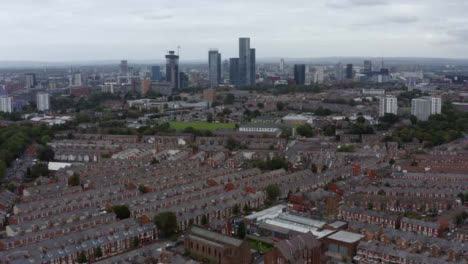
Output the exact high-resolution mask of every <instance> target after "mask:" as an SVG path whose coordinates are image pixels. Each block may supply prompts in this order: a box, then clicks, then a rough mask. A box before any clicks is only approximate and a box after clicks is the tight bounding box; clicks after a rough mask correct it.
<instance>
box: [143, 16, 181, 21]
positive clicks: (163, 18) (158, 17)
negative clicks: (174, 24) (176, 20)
mask: <svg viewBox="0 0 468 264" xmlns="http://www.w3.org/2000/svg"><path fill="white" fill-rule="evenodd" d="M173 17H174V16H173V15H148V16H144V17H143V18H144V19H145V20H166V19H171V18H173Z"/></svg>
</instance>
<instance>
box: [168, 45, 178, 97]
mask: <svg viewBox="0 0 468 264" xmlns="http://www.w3.org/2000/svg"><path fill="white" fill-rule="evenodd" d="M179 77H180V76H179V55H176V54H175V52H174V51H172V50H171V51H169V54H167V55H166V81H167V82H169V83H171V84H172V88H173V89H179Z"/></svg>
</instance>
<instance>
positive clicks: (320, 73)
mask: <svg viewBox="0 0 468 264" xmlns="http://www.w3.org/2000/svg"><path fill="white" fill-rule="evenodd" d="M324 80H325V71H324V69H323V67H321V66H319V67H315V73H314V82H315V83H323V81H324Z"/></svg>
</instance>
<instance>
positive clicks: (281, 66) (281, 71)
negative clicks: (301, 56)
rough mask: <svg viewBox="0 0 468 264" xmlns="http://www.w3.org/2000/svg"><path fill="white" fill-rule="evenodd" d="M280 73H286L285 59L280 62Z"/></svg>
mask: <svg viewBox="0 0 468 264" xmlns="http://www.w3.org/2000/svg"><path fill="white" fill-rule="evenodd" d="M279 71H280V73H284V59H281V60H280V64H279Z"/></svg>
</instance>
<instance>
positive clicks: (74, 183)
mask: <svg viewBox="0 0 468 264" xmlns="http://www.w3.org/2000/svg"><path fill="white" fill-rule="evenodd" d="M68 183H69V185H70V186H78V185H80V184H81V180H80V175H79V174H78V173H73V176H71V177H70V180H69V182H68Z"/></svg>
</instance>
